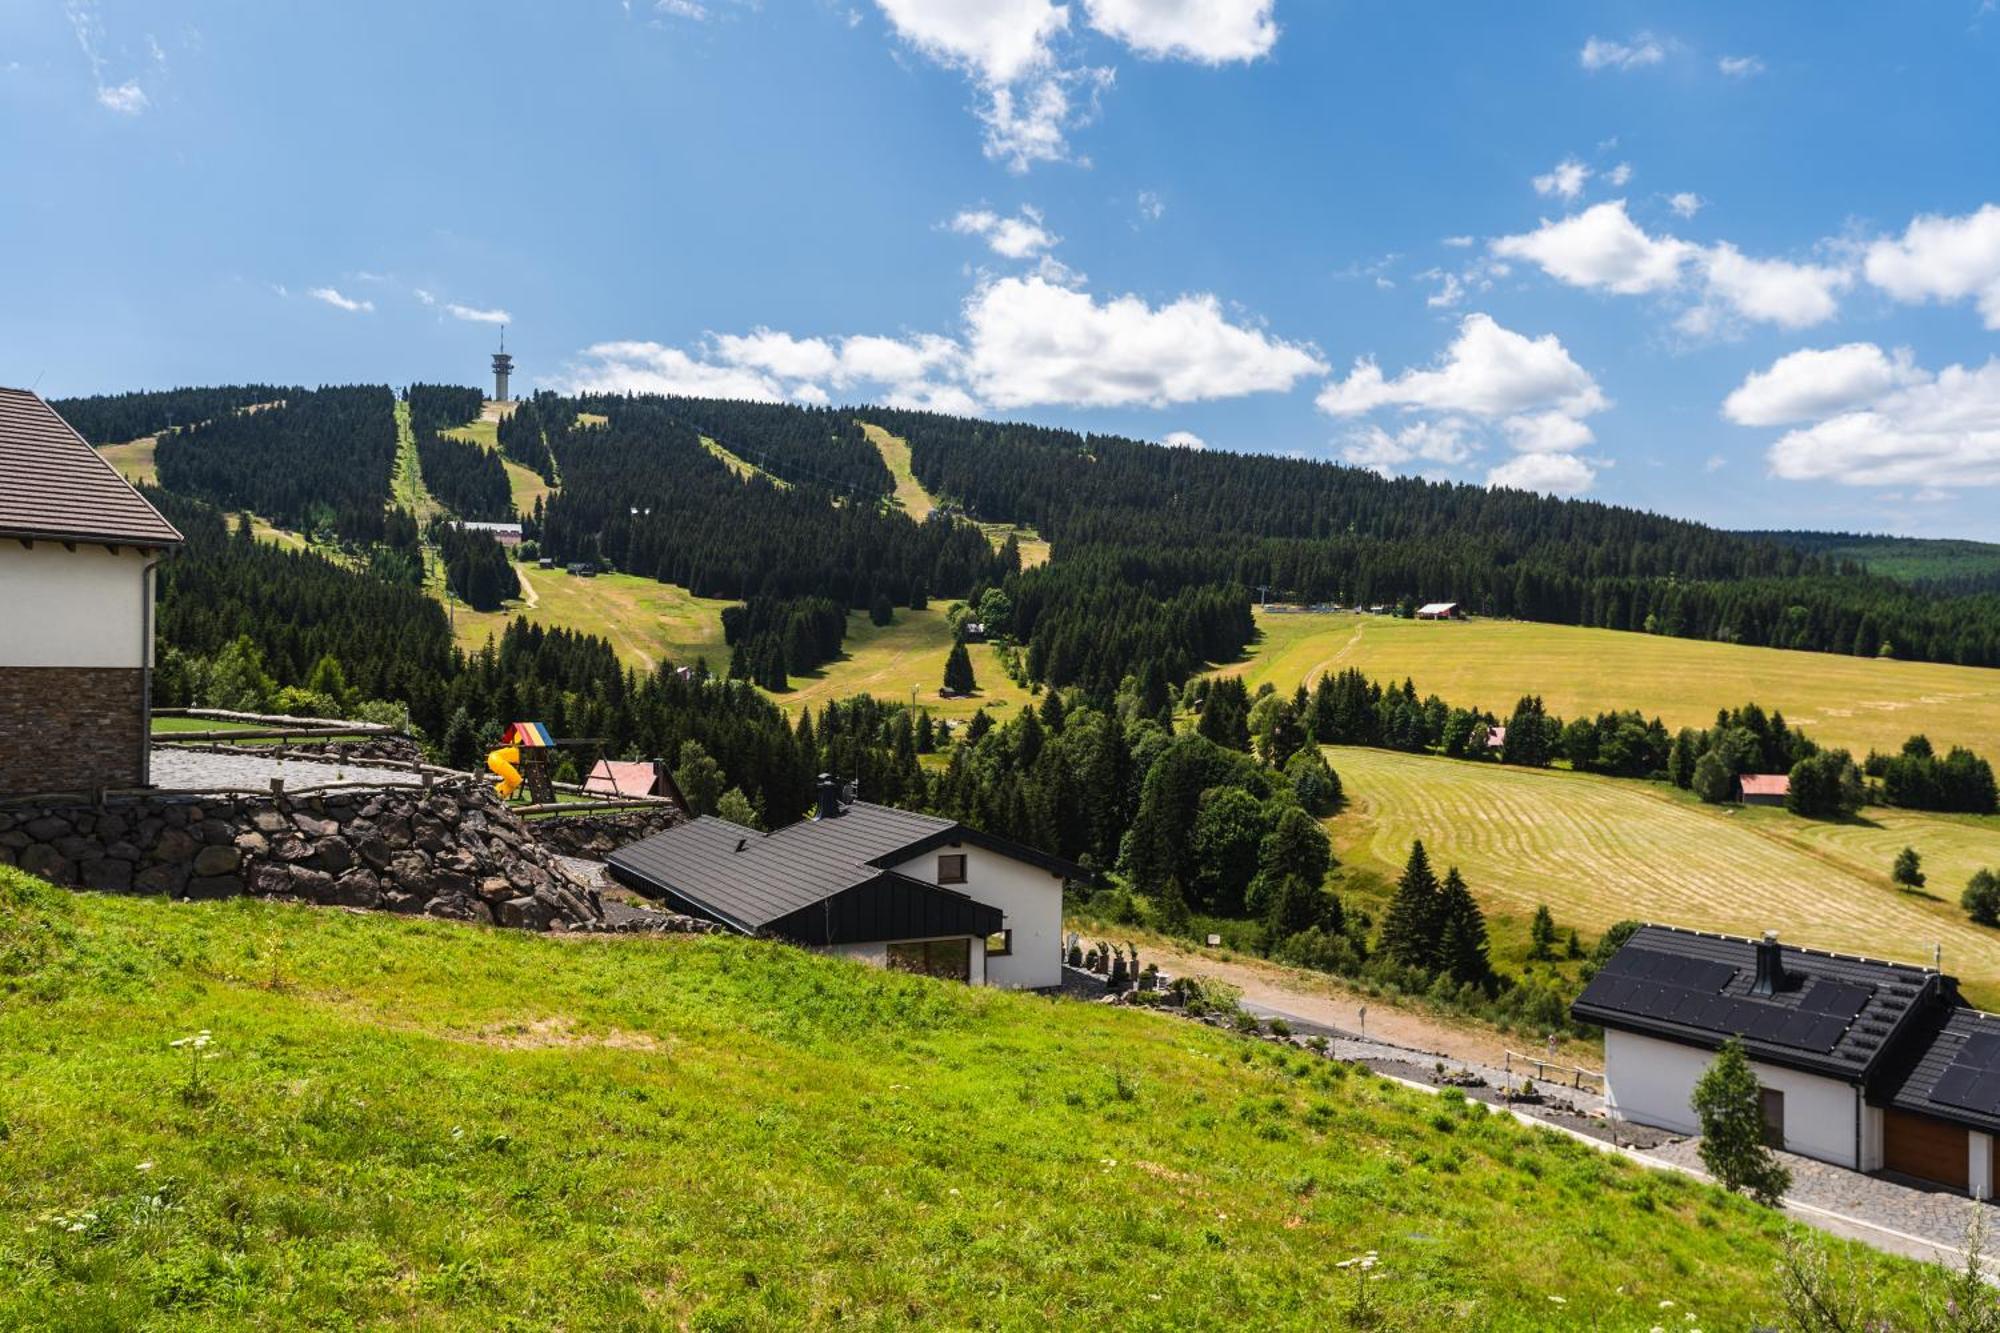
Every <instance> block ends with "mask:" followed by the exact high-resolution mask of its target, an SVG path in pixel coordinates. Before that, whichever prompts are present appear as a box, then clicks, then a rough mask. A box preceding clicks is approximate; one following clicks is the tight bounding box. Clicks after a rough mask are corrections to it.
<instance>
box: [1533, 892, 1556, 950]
mask: <svg viewBox="0 0 2000 1333" xmlns="http://www.w3.org/2000/svg"><path fill="white" fill-rule="evenodd" d="M1555 956H1556V919H1555V917H1554V915H1553V914H1551V913H1550V911H1549V905H1548V904H1547V903H1543V904H1542V905H1541V906H1539V907H1537V908H1536V909H1535V919H1534V920H1533V921H1531V922H1529V923H1528V957H1530V958H1534V959H1544V958H1553V957H1555Z"/></svg>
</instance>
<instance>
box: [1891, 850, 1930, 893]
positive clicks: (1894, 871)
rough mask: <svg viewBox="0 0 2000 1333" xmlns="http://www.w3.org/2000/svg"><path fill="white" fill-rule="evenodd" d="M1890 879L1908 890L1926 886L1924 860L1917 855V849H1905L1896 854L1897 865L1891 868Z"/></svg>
mask: <svg viewBox="0 0 2000 1333" xmlns="http://www.w3.org/2000/svg"><path fill="white" fill-rule="evenodd" d="M1889 878H1890V879H1893V880H1895V881H1896V882H1897V883H1898V884H1900V885H1902V886H1903V887H1904V888H1906V889H1921V888H1922V887H1923V886H1924V858H1923V857H1921V856H1918V855H1917V849H1916V848H1914V847H1905V848H1904V849H1903V850H1902V851H1900V852H1897V853H1896V864H1894V865H1892V866H1890V867H1889Z"/></svg>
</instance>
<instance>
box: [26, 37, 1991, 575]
mask: <svg viewBox="0 0 2000 1333" xmlns="http://www.w3.org/2000/svg"><path fill="white" fill-rule="evenodd" d="M0 116H4V118H5V123H6V124H7V125H8V127H9V133H8V134H6V135H5V136H0V166H4V167H5V169H6V179H8V180H9V181H12V182H16V183H17V185H20V184H21V183H27V184H28V186H30V187H31V188H18V189H17V190H15V191H10V192H9V193H10V198H9V200H8V206H7V207H6V208H4V209H0V253H4V254H5V255H7V256H8V259H7V261H6V265H5V274H4V278H5V290H6V293H7V304H6V311H7V317H6V318H5V319H0V382H6V383H17V384H27V383H38V384H39V386H40V388H41V389H42V391H43V392H44V393H47V394H50V395H59V394H67V393H75V392H87V391H92V390H111V389H122V388H137V387H159V386H165V385H170V384H176V383H214V382H220V381H233V380H276V381H284V382H291V381H305V382H318V381H347V380H363V379H367V380H377V381H380V380H387V381H390V382H394V383H403V382H407V381H409V380H412V379H430V380H445V381H452V382H459V383H479V382H482V381H483V378H484V366H485V358H486V353H487V352H488V351H489V350H490V349H491V347H492V345H493V342H494V340H495V336H496V334H497V331H498V330H497V328H496V327H495V323H494V321H497V320H498V319H499V318H500V317H501V316H502V315H503V314H504V316H505V317H506V319H507V321H508V345H509V347H510V349H511V350H513V351H514V352H515V354H516V356H517V358H518V371H517V380H516V383H517V387H518V386H519V385H521V384H522V383H523V382H526V383H528V384H531V385H549V386H553V387H559V388H585V387H612V388H617V387H628V388H642V389H643V388H653V389H662V390H673V391H684V392H711V393H729V394H741V395H756V396H772V397H784V398H795V399H798V400H800V401H809V402H810V401H826V400H831V401H835V402H859V401H870V400H886V401H895V402H899V403H912V404H930V405H936V406H939V407H941V408H945V409H948V410H962V411H978V412H984V413H989V414H993V415H1003V416H1010V417H1019V418H1024V419H1030V420H1036V421H1043V422H1050V423H1059V424H1067V425H1074V426H1077V427H1081V428H1087V429H1096V430H1109V431H1117V432H1120V433H1124V434H1130V435H1135V436H1139V437H1141V438H1147V439H1160V440H1167V439H1172V440H1175V441H1180V442H1184V443H1193V442H1195V441H1199V442H1200V443H1201V444H1202V445H1204V446H1205V447H1208V448H1218V449H1238V450H1257V451H1264V452H1273V453H1286V454H1301V455H1305V456H1310V457H1319V458H1334V459H1345V460H1347V461H1350V462H1354V463H1357V464H1360V465H1363V466H1372V467H1377V468H1380V469H1382V470H1384V471H1392V472H1409V473H1420V474H1423V475H1430V476H1437V477H1449V478H1454V479H1462V480H1468V481H1473V482H1489V481H1491V482H1497V483H1503V484H1518V485H1525V486H1530V487H1533V488H1535V489H1546V490H1551V491H1556V492H1560V493H1565V494H1582V495H1589V496H1592V497H1595V498H1601V499H1604V500H1608V501H1613V502H1618V503H1627V504H1636V505H1641V506H1645V507H1649V508H1654V509H1659V510H1663V511H1667V512H1671V513H1677V514H1685V515H1689V516H1693V517H1699V518H1703V519H1707V520H1710V521H1714V522H1718V523H1722V524H1726V525H1730V526H1739V527H1749V526H1794V527H1827V528H1843V529H1856V530H1868V531H1898V532H1908V533H1914V534H1919V535H1963V536H1978V537H1987V538H2000V511H1996V509H1995V507H1994V505H1993V504H1992V503H1991V501H1992V497H1993V487H1994V486H1995V485H1996V484H2000V360H1996V359H1995V358H1996V353H2000V173H1996V166H2000V132H1997V131H1996V127H2000V12H1993V6H1992V4H1991V3H1990V0H1988V3H1986V4H1984V5H1982V4H1981V3H1980V2H1979V0H1947V2H1941V3H1935V4H1912V5H1898V6H1821V5H1778V4H1769V5H1758V6H1737V5H1713V6H1704V7H1693V6H1685V5H1680V6H1652V5H1629V4H1605V5H1593V6H1581V5H1577V6H1555V5H1535V6H1487V5H1470V4H1467V5H1457V6H1437V7H1433V8H1430V9H1419V8H1416V7H1412V6H1408V5H1396V4H1386V3H1385V4H1380V5H1373V6H1360V5H1348V4H1334V3H1304V2H1303V0H1207V2H1204V0H1072V2H1071V3H1069V4H1067V5H1060V4H1055V3H1052V2H1051V0H978V2H976V3H975V0H838V2H835V0H763V2H762V3H760V4H752V3H743V2H742V0H698V2H697V0H667V3H664V4H656V3H649V2H648V0H631V3H630V4H620V3H618V2H617V0H604V2H603V3H583V2H580V0H579V2H576V3H565V4H561V5H553V4H546V3H543V4H530V3H509V2H507V0H499V2H497V3H488V4H483V5H478V6H474V5H447V4H442V3H437V4H423V5H394V6H391V5H388V4H381V3H372V2H365V0H363V2H356V3H349V4H345V5H339V6H314V7H310V8H307V7H304V6H294V5H284V4H269V3H264V4H252V3H244V2H242V0H238V2H236V3H224V2H220V0H211V3H204V4H191V3H176V2H175V0H70V2H69V3H57V2H48V0H43V2H38V3H24V2H23V0H0Z"/></svg>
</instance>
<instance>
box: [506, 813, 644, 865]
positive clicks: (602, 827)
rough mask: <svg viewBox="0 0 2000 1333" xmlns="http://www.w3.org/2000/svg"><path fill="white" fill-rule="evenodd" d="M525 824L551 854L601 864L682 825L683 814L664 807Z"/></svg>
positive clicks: (533, 821) (536, 820)
mask: <svg viewBox="0 0 2000 1333" xmlns="http://www.w3.org/2000/svg"><path fill="white" fill-rule="evenodd" d="M524 822H526V823H527V824H528V826H529V827H530V828H531V829H533V831H534V834H535V841H537V842H539V843H541V844H542V846H544V847H546V848H548V849H549V850H550V851H552V852H559V853H561V854H562V855H564V856H580V857H584V858H585V859H587V860H591V861H602V860H603V859H604V858H605V857H607V856H609V855H611V853H613V852H615V851H617V850H618V849H619V848H620V847H625V846H628V845H630V844H632V843H635V842H637V841H639V839H641V838H650V837H652V836H653V835H654V834H655V833H664V832H666V831H667V830H668V829H670V828H672V827H673V826H674V825H676V824H678V823H680V822H681V814H680V811H679V810H677V809H675V808H673V807H671V806H661V807H660V808H659V809H657V810H621V811H616V812H614V813H610V814H601V815H550V816H548V817H546V818H542V819H532V820H527V821H524Z"/></svg>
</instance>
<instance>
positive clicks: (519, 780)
mask: <svg viewBox="0 0 2000 1333" xmlns="http://www.w3.org/2000/svg"><path fill="white" fill-rule="evenodd" d="M566 743H567V744H568V745H571V746H582V745H590V744H594V743H595V742H591V741H569V742H566ZM556 748H557V742H556V740H555V738H554V737H553V736H551V735H549V729H548V728H547V727H545V726H543V725H542V724H541V723H539V722H509V723H508V724H507V726H506V729H505V730H503V731H502V732H501V733H500V748H499V749H497V750H494V751H493V752H491V753H490V754H488V755H487V756H486V769H487V771H488V772H489V773H491V774H493V776H494V777H495V778H496V779H497V781H495V782H494V784H493V792H494V794H495V795H496V796H498V797H499V798H500V799H501V800H503V801H511V800H513V799H514V797H515V795H516V794H517V793H518V792H520V791H521V789H522V788H523V787H525V788H527V791H528V798H529V799H530V800H531V801H533V802H534V803H535V804H536V805H553V804H554V803H555V799H556V787H555V773H554V771H553V767H552V765H551V763H550V754H551V753H552V752H553V751H554V750H555V749H556Z"/></svg>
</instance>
